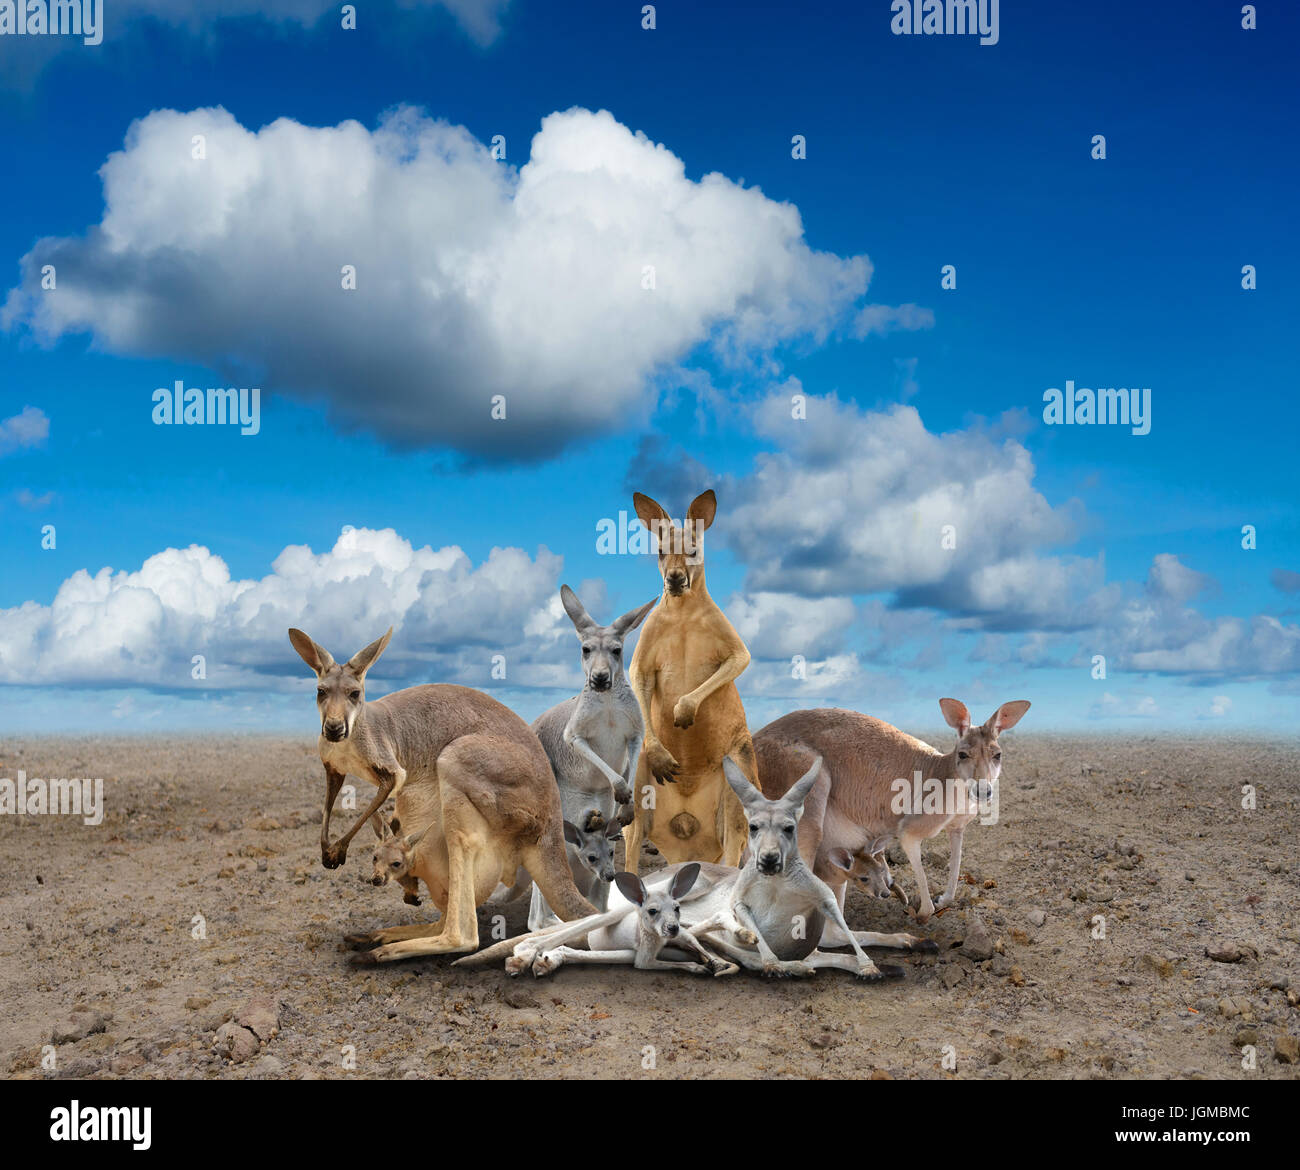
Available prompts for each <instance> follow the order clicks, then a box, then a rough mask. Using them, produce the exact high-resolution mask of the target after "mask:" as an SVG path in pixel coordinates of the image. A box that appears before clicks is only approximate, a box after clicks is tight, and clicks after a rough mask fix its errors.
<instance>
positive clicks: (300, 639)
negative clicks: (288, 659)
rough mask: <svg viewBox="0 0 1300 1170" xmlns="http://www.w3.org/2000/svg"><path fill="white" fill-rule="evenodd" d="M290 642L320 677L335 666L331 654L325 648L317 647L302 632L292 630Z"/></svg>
mask: <svg viewBox="0 0 1300 1170" xmlns="http://www.w3.org/2000/svg"><path fill="white" fill-rule="evenodd" d="M289 641H290V642H292V643H293V648H294V649H295V650H297V651H298V653H299V654H300V655H302V660H303V661H304V662H305V663H306V664H307V665H308V666H310V667H311V668H312V670H314V671H315V672H316V674H317V676H318V677H319V676H320V675H322V674H324V673H325V672H326V671H327V670H329V668H330V667H331V666H333V665H334V659H333V658H332V657H331V656H330V652H329V651H328V650H326V649H325V647H324V646H318V645H316V643H315V642H313V641H312V640H311V639H310V638H309V637H307V635H306V634H304V633H303V632H302V631H301V630H294V629H291V630H290V631H289Z"/></svg>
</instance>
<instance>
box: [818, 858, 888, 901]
mask: <svg viewBox="0 0 1300 1170" xmlns="http://www.w3.org/2000/svg"><path fill="white" fill-rule="evenodd" d="M827 858H828V860H829V861H830V863H831V864H832V865H833V866H835V868H836V869H842V870H844V872H845V873H847V874H848V875H849V877H851V878H857V879H858V881H860V882H861V883H862V884H863V885H864V886H866V887H867V893H868V894H870V895H871V897H873V898H890V897H894V898H898V899H899V900H901V901H906V900H907V895H906V894H904V893H903V891H902V890H900V889H899V888H898V887H897V886H896V885H894V875H893V874H892V873H890V872H889V859H888V858H887V857H886V856H885V851H884V850H883V849H877V850H874V851H872V850H870V849H860V850H859V851H858V852H857V853H850V852H849V851H848V850H847V849H845V848H843V847H840V848H836V849H832V850H831V851H830V852H829V853H828V854H827Z"/></svg>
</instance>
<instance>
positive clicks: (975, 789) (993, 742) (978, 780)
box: [939, 699, 1029, 800]
mask: <svg viewBox="0 0 1300 1170" xmlns="http://www.w3.org/2000/svg"><path fill="white" fill-rule="evenodd" d="M939 709H940V710H941V711H942V712H943V717H944V719H946V720H947V721H948V726H949V727H951V728H953V730H955V731H956V732H957V750H956V767H955V769H954V770H955V772H956V776H957V779H959V780H965V781H966V782H967V783H966V787H967V791H968V792H969V794H970V795H971V796H973V797H975V798H976V799H977V800H986V799H988V798H989V797H990V796H991V795H992V792H993V787H994V785H995V784H996V783H997V780H998V777H999V776H1001V775H1002V749H1001V748H1000V747H999V746H998V736H999V735H1001V734H1002V732H1004V731H1006V730H1007V728H1008V727H1014V726H1015V725H1016V724H1017V723H1019V722H1020V718H1021V716H1023V715H1024V713H1025V712H1026V711H1028V710H1029V703H1028V701H1027V700H1025V699H1017V700H1015V701H1014V702H1011V703H1003V704H1002V706H1000V707H999V708H998V709H997V710H996V711H994V712H993V714H992V715H990V716H989V718H988V721H987V722H986V723H983V724H980V725H979V726H978V727H977V726H974V725H973V724H972V723H971V718H970V712H969V711H968V710H967V709H966V704H965V703H963V702H961V701H960V700H958V699H940V700H939ZM942 778H943V779H948V777H942Z"/></svg>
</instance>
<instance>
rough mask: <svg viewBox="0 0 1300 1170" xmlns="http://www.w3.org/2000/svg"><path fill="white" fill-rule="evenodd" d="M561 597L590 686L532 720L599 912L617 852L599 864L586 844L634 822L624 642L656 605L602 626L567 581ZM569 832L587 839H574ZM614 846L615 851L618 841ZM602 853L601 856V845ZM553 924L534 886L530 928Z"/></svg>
mask: <svg viewBox="0 0 1300 1170" xmlns="http://www.w3.org/2000/svg"><path fill="white" fill-rule="evenodd" d="M560 600H561V601H562V602H563V604H564V611H565V613H567V614H568V615H569V620H570V621H571V622H573V626H574V629H575V630H576V631H577V633H578V640H579V642H581V643H582V670H583V674H584V675H585V677H586V683H585V685H584V686H583V688H582V692H581V693H580V694H578V695H575V696H574V697H573V698H572V699H565V700H564V702H562V703H557V704H556V705H555V706H554V707H552V708H551V709H550V710H549V711H547V712H546V713H545V714H543V715H539V716H538V717H537V719H536V720H534V721H533V731H534V732H535V733H536V735H537V738H538V739H539V740H540V741H541V744H542V747H543V748H544V749H545V750H546V755H547V757H548V758H549V759H550V761H551V769H552V770H553V771H554V773H555V782H556V784H557V785H558V787H559V790H560V807H561V809H562V810H563V812H564V816H565V818H566V822H567V823H566V826H565V840H566V841H567V842H568V845H569V850H568V855H569V866H570V868H571V869H572V871H573V880H574V882H575V884H576V885H577V887H578V891H579V892H580V893H581V894H582V895H583V896H584V897H585V898H586V899H587V900H588V901H589V902H590V903H591V904H592V905H593V906H595V907H596V909H597V910H604V909H605V907H606V906H607V905H608V903H609V883H610V882H611V881H612V880H613V877H614V865H613V853H612V852H610V857H609V864H608V865H603V864H601V865H593V864H591V863H590V861H587V860H585V859H586V858H588V857H589V856H590V855H591V852H592V850H591V849H590V848H588V847H589V846H593V845H596V846H598V845H599V842H594V841H592V840H590V835H591V834H594V833H595V832H596V831H597V830H605V831H607V832H608V834H609V836H610V837H611V838H616V837H619V836H621V835H622V826H623V825H625V824H627V823H628V822H630V821H631V820H632V816H633V813H632V776H633V773H634V771H635V770H636V766H637V761H638V759H639V758H640V755H641V741H642V739H643V738H644V736H645V731H644V725H643V723H642V721H641V708H640V706H639V705H638V703H637V701H636V695H634V694H633V693H632V688H631V687H630V686H628V684H627V679H626V677H625V676H624V674H623V640H624V638H626V637H627V636H628V635H629V634H630V633H631V632H632V631H633V630H635V629H636V628H637V626H639V625H640V624H641V622H642V620H643V619H644V618H645V615H646V614H648V613H649V612H650V611H651V610H652V609H653V608H654V606H655V602H654V601H651V602H649V603H647V604H646V605H642V606H639V607H638V608H637V609H634V610H631V611H630V612H628V613H625V614H624V615H623V616H622V617H621V618H619V619H618V620H617V621H615V622H614V623H613V624H611V625H608V626H601V625H597V623H596V622H595V621H593V620H592V618H591V616H590V615H589V614H588V613H587V611H586V610H585V609H584V608H583V605H582V602H581V601H579V600H578V596H577V594H576V593H574V592H573V590H572V589H570V588H569V587H568V586H567V585H564V586H561V588H560ZM656 600H658V599H657V598H656ZM592 814H595V816H596V818H598V819H599V824H597V823H596V820H595V819H593V815H592ZM606 826H609V828H608V830H606ZM571 829H572V833H573V834H575V835H580V836H581V837H582V839H581V840H579V839H577V836H571V835H570V830H571ZM609 848H610V849H611V850H612V843H611V845H610V846H609ZM596 852H597V853H599V854H603V850H602V849H600V848H597V849H596ZM602 861H603V856H602ZM553 921H555V915H554V914H553V913H552V912H551V908H550V907H549V906H547V904H546V899H545V898H544V897H543V896H542V893H541V891H540V890H538V889H537V888H536V887H534V889H533V901H532V905H531V906H530V907H529V910H528V926H529V928H530V929H532V930H536V929H538V928H539V927H541V926H543V925H545V924H547V923H549V922H553Z"/></svg>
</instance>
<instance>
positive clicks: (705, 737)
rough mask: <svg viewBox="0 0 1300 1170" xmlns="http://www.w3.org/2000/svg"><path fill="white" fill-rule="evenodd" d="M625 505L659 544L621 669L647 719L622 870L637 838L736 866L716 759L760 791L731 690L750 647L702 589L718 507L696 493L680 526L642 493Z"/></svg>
mask: <svg viewBox="0 0 1300 1170" xmlns="http://www.w3.org/2000/svg"><path fill="white" fill-rule="evenodd" d="M632 501H633V504H634V505H635V507H636V514H637V516H638V517H640V519H641V522H642V523H643V524H644V525H645V526H646V528H647V530H648V531H649V532H650V533H652V534H653V535H654V536H655V537H656V538H657V540H658V544H659V572H660V574H661V575H662V576H663V581H664V592H663V598H662V599H661V600H660V602H659V604H658V605H657V606H656V607H655V609H654V610H653V611H652V612H651V614H650V616H649V617H648V618H647V619H646V623H645V625H644V626H643V627H642V630H641V637H640V639H639V640H638V642H637V645H636V653H635V654H633V655H632V662H631V665H630V666H629V667H628V679H629V681H630V682H631V684H632V689H633V690H634V691H635V692H636V697H637V701H638V702H639V703H640V704H641V714H642V717H643V718H644V720H645V743H644V745H643V747H642V752H641V760H640V763H639V764H638V765H637V773H636V791H635V794H634V797H635V808H636V818H635V819H634V820H633V822H632V823H631V824H630V825H628V827H627V828H626V829H625V830H624V840H625V842H626V845H627V850H626V865H627V869H628V871H629V872H630V873H636V872H637V867H638V863H639V861H640V854H641V841H642V839H643V838H644V837H649V838H650V840H651V841H653V842H654V844H655V846H656V847H657V848H658V850H659V852H660V853H661V854H662V855H663V857H664V860H665V861H667V862H669V863H672V862H679V861H705V862H709V863H713V862H718V861H721V862H722V864H724V865H729V866H733V867H734V866H738V865H739V864H740V855H741V853H742V852H743V850H744V848H745V842H746V841H747V839H748V836H749V833H748V827H747V826H748V822H747V820H746V818H745V811H744V809H743V808H742V807H741V805H740V801H739V800H738V799H737V798H736V795H735V793H733V792H732V790H731V788H730V786H729V785H728V784H727V780H726V776H725V775H724V773H723V770H722V760H723V758H724V757H725V756H730V757H731V758H732V760H733V761H735V763H736V765H737V766H738V767H739V768H740V770H741V772H742V773H744V775H745V778H746V779H747V780H748V781H749V782H750V783H751V784H753V785H754V787H755V788H758V786H759V785H758V772H757V769H756V767H755V763H754V745H753V744H752V743H751V742H750V738H749V728H748V726H747V724H746V723H745V708H744V707H743V706H742V704H741V702H740V692H739V691H737V690H736V678H737V677H738V676H739V675H740V673H741V671H743V670H744V669H745V667H746V666H748V665H749V651H748V650H746V649H745V644H744V642H742V641H741V640H740V635H739V634H737V633H736V631H735V630H734V629H733V628H732V625H731V623H730V622H729V621H727V618H726V615H725V614H723V612H722V610H720V609H719V608H718V606H717V604H716V603H715V602H714V600H713V598H712V597H710V596H709V591H708V589H707V588H705V584H704V552H703V544H702V541H703V534H704V531H705V529H707V528H708V527H709V526H710V525H711V524H712V523H713V518H714V515H715V514H716V513H717V509H718V501H717V498H716V497H715V496H714V494H713V492H712V491H707V492H704V493H703V494H702V495H700V496H697V497H696V498H695V500H694V501H693V502H692V503H691V506H690V508H689V510H688V511H687V513H686V524H685V526H683V527H678V526H677V525H676V524H674V523H673V521H672V519H671V518H670V517H669V515H668V513H667V512H665V511H664V510H663V508H662V507H660V506H659V504H657V503H656V502H655V501H654V500H652V499H650V497H649V496H643V495H642V494H641V493H640V492H636V493H634V494H633V496H632ZM652 784H654V785H655V787H654V788H653V789H652V788H651V785H652ZM647 791H649V792H650V793H651V794H652V796H653V799H648V798H647ZM647 805H648V806H649V807H647Z"/></svg>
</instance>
